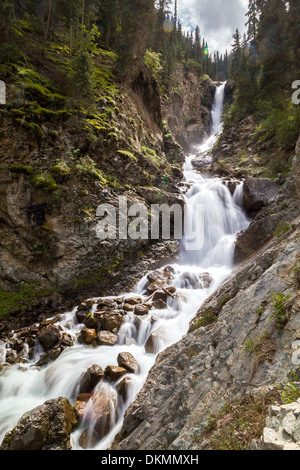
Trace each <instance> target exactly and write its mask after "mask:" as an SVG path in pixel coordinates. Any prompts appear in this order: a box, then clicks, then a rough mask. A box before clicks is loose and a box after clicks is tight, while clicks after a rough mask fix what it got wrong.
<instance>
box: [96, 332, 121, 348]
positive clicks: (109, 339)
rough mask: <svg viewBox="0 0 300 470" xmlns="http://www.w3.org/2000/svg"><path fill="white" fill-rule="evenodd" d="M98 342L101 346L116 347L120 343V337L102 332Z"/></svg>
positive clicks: (99, 334)
mask: <svg viewBox="0 0 300 470" xmlns="http://www.w3.org/2000/svg"><path fill="white" fill-rule="evenodd" d="M97 341H98V344H99V345H100V346H114V345H115V344H116V342H117V341H118V336H117V335H115V334H114V333H111V332H110V331H100V333H98V337H97Z"/></svg>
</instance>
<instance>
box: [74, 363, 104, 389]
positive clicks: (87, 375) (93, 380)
mask: <svg viewBox="0 0 300 470" xmlns="http://www.w3.org/2000/svg"><path fill="white" fill-rule="evenodd" d="M103 377H104V372H103V369H102V368H101V367H100V366H99V365H97V364H94V365H92V366H91V367H89V368H88V369H87V371H86V372H84V373H83V375H82V376H81V378H80V383H79V393H80V394H81V393H89V392H91V391H92V390H93V389H94V388H95V387H96V385H97V384H98V383H99V382H100V380H101V379H103Z"/></svg>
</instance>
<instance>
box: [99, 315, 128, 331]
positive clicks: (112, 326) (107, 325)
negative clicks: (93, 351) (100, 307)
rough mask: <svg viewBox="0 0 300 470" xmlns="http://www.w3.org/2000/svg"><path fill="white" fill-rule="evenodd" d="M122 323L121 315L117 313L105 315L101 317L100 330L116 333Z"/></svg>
mask: <svg viewBox="0 0 300 470" xmlns="http://www.w3.org/2000/svg"><path fill="white" fill-rule="evenodd" d="M123 323H124V317H123V315H121V314H119V313H105V314H103V315H102V316H101V328H102V329H103V330H105V331H110V332H114V333H115V332H117V331H119V329H120V328H121V326H122V324H123Z"/></svg>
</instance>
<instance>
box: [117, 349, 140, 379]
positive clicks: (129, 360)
mask: <svg viewBox="0 0 300 470" xmlns="http://www.w3.org/2000/svg"><path fill="white" fill-rule="evenodd" d="M117 361H118V365H119V367H123V368H124V369H126V370H127V371H128V372H130V373H132V374H137V373H138V371H139V365H138V363H137V362H136V360H135V358H134V357H133V355H132V354H130V353H129V352H123V353H120V354H119V355H118V358H117Z"/></svg>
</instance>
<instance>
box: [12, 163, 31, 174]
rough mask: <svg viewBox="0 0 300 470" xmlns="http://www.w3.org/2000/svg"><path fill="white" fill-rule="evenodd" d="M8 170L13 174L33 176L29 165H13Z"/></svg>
mask: <svg viewBox="0 0 300 470" xmlns="http://www.w3.org/2000/svg"><path fill="white" fill-rule="evenodd" d="M9 170H10V171H12V172H13V173H25V174H26V175H32V174H33V168H32V166H29V165H23V164H22V163H16V164H15V165H11V166H10V167H9Z"/></svg>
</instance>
